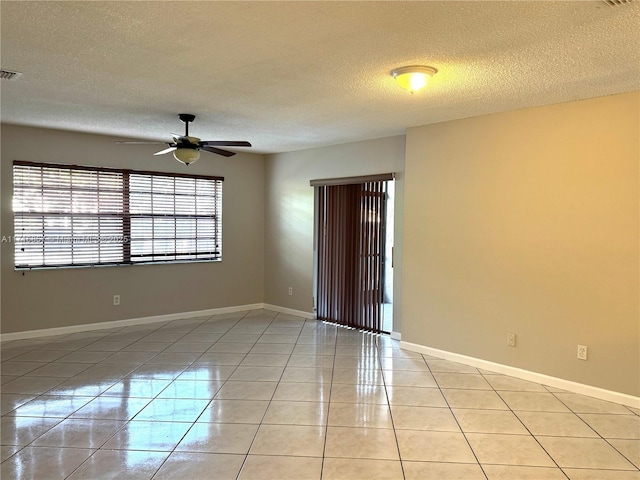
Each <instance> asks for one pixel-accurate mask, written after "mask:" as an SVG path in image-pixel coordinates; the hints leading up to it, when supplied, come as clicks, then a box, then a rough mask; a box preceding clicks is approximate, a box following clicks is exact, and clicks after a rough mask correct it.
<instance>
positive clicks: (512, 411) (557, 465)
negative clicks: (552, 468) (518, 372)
mask: <svg viewBox="0 0 640 480" xmlns="http://www.w3.org/2000/svg"><path fill="white" fill-rule="evenodd" d="M478 373H479V374H480V375H482V378H484V380H485V382H487V383H488V384H489V386H490V387H491V390H492V391H493V392H495V394H496V395H498V397H500V400H502V401H503V402H504V404H505V405H506V406H507V408H508V409H509V411H510V412H511V414H512V415H513V416H514V417H516V418H517V419H518V421H519V422H520V424H521V425H522V426H523V427H524V428H525V430H526V431H527V432H529V435H530V436H531V437H532V438H533V439H534V440H535V442H536V443H537V444H538V445H539V446H540V448H541V449H542V451H543V452H544V453H546V454H547V456H548V457H549V458H550V459H551V461H552V462H553V463H554V464H555V465H556V467H558V469H559V470H560V471H561V472H562V474H563V475H564V476H565V477H567V479H569V475H567V474H566V472H565V471H564V470H563V468H562V467H561V466H560V465H559V464H558V462H557V461H556V459H555V458H553V456H552V455H551V453H549V452H548V451H547V449H546V448H544V445H542V443H540V441H539V440H538V439H537V438H536V436H535V435H534V434H533V432H531V430H529V427H527V426H526V425H525V423H524V422H523V421H522V419H521V418H520V417H519V416H518V414H517V413H516V412H515V411H514V410H513V409H512V408H511V405H509V403H508V402H507V401H506V400H505V399H504V397H503V396H502V395H500V392H499V391H498V390H496V389H495V387H494V386H493V385H492V384H491V383H490V382H489V381H487V379H486V378H485V375H484V374H483V373H482V372H480V371H479V370H478Z"/></svg>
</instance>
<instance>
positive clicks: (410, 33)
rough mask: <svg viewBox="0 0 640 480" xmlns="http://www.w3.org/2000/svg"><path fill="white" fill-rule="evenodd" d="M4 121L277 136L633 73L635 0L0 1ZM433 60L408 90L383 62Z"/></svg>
mask: <svg viewBox="0 0 640 480" xmlns="http://www.w3.org/2000/svg"><path fill="white" fill-rule="evenodd" d="M0 16H1V22H2V23H1V30H0V35H1V44H0V46H1V53H2V59H1V62H2V65H1V66H2V68H3V69H8V70H16V71H19V72H22V73H23V75H22V77H21V78H20V79H19V80H16V81H8V80H3V81H2V92H1V93H2V96H1V107H2V108H1V115H2V117H1V118H2V121H3V122H5V123H12V124H19V125H31V126H41V127H51V128H60V129H68V130H76V131H83V132H95V133H103V134H110V135H116V136H122V137H123V138H124V137H130V138H142V139H154V140H156V139H157V140H167V139H169V136H168V134H169V133H170V132H177V133H181V132H183V125H182V124H181V123H180V122H179V120H178V119H177V116H176V114H178V113H182V112H187V113H194V114H196V115H197V118H196V121H195V123H194V124H193V126H192V128H191V133H192V134H193V135H197V136H199V137H202V138H204V139H207V140H215V139H223V140H249V141H250V142H252V143H253V145H254V147H255V148H254V149H253V151H255V152H262V153H267V152H283V151H290V150H297V149H303V148H310V147H316V146H323V145H331V144H337V143H344V142H350V141H356V140H363V139H370V138H377V137H384V136H389V135H396V134H402V133H404V132H405V129H406V128H407V127H411V126H415V125H424V124H428V123H434V122H441V121H445V120H451V119H456V118H463V117H470V116H476V115H482V114H487V113H493V112H500V111H506V110H515V109H518V108H524V107H529V106H535V105H542V104H551V103H559V102H565V101H571V100H577V99H583V98H590V97H596V96H602V95H608V94H615V93H621V92H627V91H632V90H638V89H640V47H639V45H640V2H637V1H636V2H633V3H630V4H627V5H623V6H618V7H609V6H607V5H606V4H605V3H604V2H602V1H600V0H590V1H560V2H555V1H536V2H527V1H498V2H491V1H468V2H466V1H447V2H432V1H422V2H404V1H388V2H341V1H305V2H269V1H264V2H251V1H233V2H213V1H210V2H207V1H204V2H187V1H182V2H161V1H153V2H133V1H132V2H102V1H81V2H69V1H60V2H58V1H46V2H22V1H15V2H13V1H6V0H3V1H2V2H1V3H0ZM411 64H426V65H431V66H434V67H436V68H437V69H438V70H439V73H438V74H437V75H435V76H434V77H433V79H432V80H431V82H430V84H429V86H428V87H427V89H426V90H425V91H422V92H419V93H417V94H415V95H413V96H412V95H410V94H408V93H406V92H405V91H403V90H401V89H400V88H399V87H398V86H397V85H396V84H395V81H394V80H393V78H392V77H391V76H390V75H389V72H390V71H391V70H392V69H394V68H396V67H399V66H403V65H411Z"/></svg>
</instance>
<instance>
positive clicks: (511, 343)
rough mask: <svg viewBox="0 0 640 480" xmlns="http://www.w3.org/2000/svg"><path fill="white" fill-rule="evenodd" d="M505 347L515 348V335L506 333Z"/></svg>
mask: <svg viewBox="0 0 640 480" xmlns="http://www.w3.org/2000/svg"><path fill="white" fill-rule="evenodd" d="M507 345H509V346H510V347H515V346H516V334H515V333H507Z"/></svg>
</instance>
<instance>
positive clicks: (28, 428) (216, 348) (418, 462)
mask: <svg viewBox="0 0 640 480" xmlns="http://www.w3.org/2000/svg"><path fill="white" fill-rule="evenodd" d="M1 398H2V423H1V430H0V431H1V436H2V441H1V446H2V449H1V453H2V455H1V460H2V465H1V467H0V468H1V470H0V477H2V478H3V479H5V480H9V479H26V478H34V479H36V478H37V479H39V480H41V479H64V478H69V479H83V478H84V479H92V480H93V479H102V478H118V479H122V478H126V479H130V478H136V479H151V478H153V479H162V478H171V479H176V478H180V479H194V480H197V479H211V478H215V479H241V480H246V479H264V480H267V479H274V480H275V479H277V480H284V479H293V480H305V479H323V480H332V479H347V480H357V479H421V480H428V479H437V480H446V479H465V480H467V479H469V480H471V479H567V478H569V479H636V480H639V479H640V470H639V467H640V414H639V412H638V410H634V409H631V408H627V407H625V406H622V405H617V404H614V403H609V402H604V401H602V400H596V399H593V398H589V397H585V396H581V395H577V394H573V393H568V392H562V391H560V390H558V389H556V388H546V387H545V386H543V385H538V384H535V383H531V382H526V381H523V380H519V379H516V378H511V377H507V376H504V375H498V374H492V373H490V372H487V371H484V370H483V371H479V370H477V369H475V368H472V367H469V366H466V365H460V364H456V363H453V362H449V361H446V360H441V359H437V358H433V357H428V356H424V355H419V354H417V353H413V352H409V351H403V350H400V348H399V347H398V343H397V342H395V341H392V340H390V339H389V337H386V336H373V335H368V334H363V333H360V332H357V331H354V330H348V329H342V328H337V327H336V326H333V325H328V324H325V323H322V322H318V321H314V320H305V319H302V318H299V317H293V316H289V315H283V314H278V313H276V312H271V311H266V310H256V311H250V312H243V313H235V314H226V315H217V316H213V317H204V318H193V319H187V320H177V321H171V322H165V323H155V324H151V325H144V326H132V327H124V328H117V329H108V330H100V331H92V332H83V333H76V334H70V335H63V336H58V337H43V338H38V339H30V340H18V341H12V342H6V343H4V344H3V345H2V395H1Z"/></svg>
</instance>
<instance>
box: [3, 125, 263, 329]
mask: <svg viewBox="0 0 640 480" xmlns="http://www.w3.org/2000/svg"><path fill="white" fill-rule="evenodd" d="M114 140H115V139H114V138H111V137H106V136H98V135H88V134H80V133H70V132H63V131H56V130H45V129H36V128H26V127H17V126H12V125H3V126H2V175H1V179H2V180H1V181H2V188H1V192H2V198H1V201H2V205H1V207H2V234H3V235H11V234H12V233H13V218H12V213H11V195H12V186H11V181H12V180H11V178H12V176H11V168H12V167H11V165H12V161H13V160H29V161H38V162H53V163H71V164H80V165H100V166H107V167H123V168H131V169H138V170H153V171H167V172H184V171H187V170H186V167H185V166H184V165H181V164H180V163H178V162H177V161H176V160H174V159H173V157H171V156H170V155H167V156H163V157H154V156H153V155H152V153H153V152H154V151H157V150H158V149H156V148H155V146H149V145H140V146H138V145H135V146H134V145H128V146H124V145H115V144H114V143H113V142H114ZM188 171H189V172H192V173H194V174H201V175H221V176H224V177H225V181H224V184H223V218H224V220H223V221H224V227H223V260H222V262H216V263H197V264H174V265H137V266H123V267H100V268H76V269H59V270H39V271H32V272H27V273H25V274H24V275H22V273H20V272H15V271H14V270H13V245H12V244H8V243H3V244H2V246H1V248H2V250H1V253H2V333H9V332H16V331H23V330H35V329H42V328H51V327H60V326H69V325H78V324H86V323H94V322H104V321H109V320H120V319H129V318H139V317H145V316H152V315H161V314H168V313H178V312H188V311H195V310H205V309H210V308H218V307H226V306H233V305H245V304H253V303H260V302H262V299H263V278H264V258H263V244H264V217H263V210H262V201H263V198H264V160H263V157H262V155H254V154H244V153H243V154H238V155H236V156H235V157H233V158H229V159H225V158H223V157H218V156H216V155H208V154H203V155H202V157H201V159H200V160H199V161H198V162H197V163H195V164H193V165H191V166H190V167H189V169H188ZM114 294H120V295H121V300H122V304H121V305H120V306H119V307H114V306H113V305H112V297H113V295H114Z"/></svg>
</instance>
